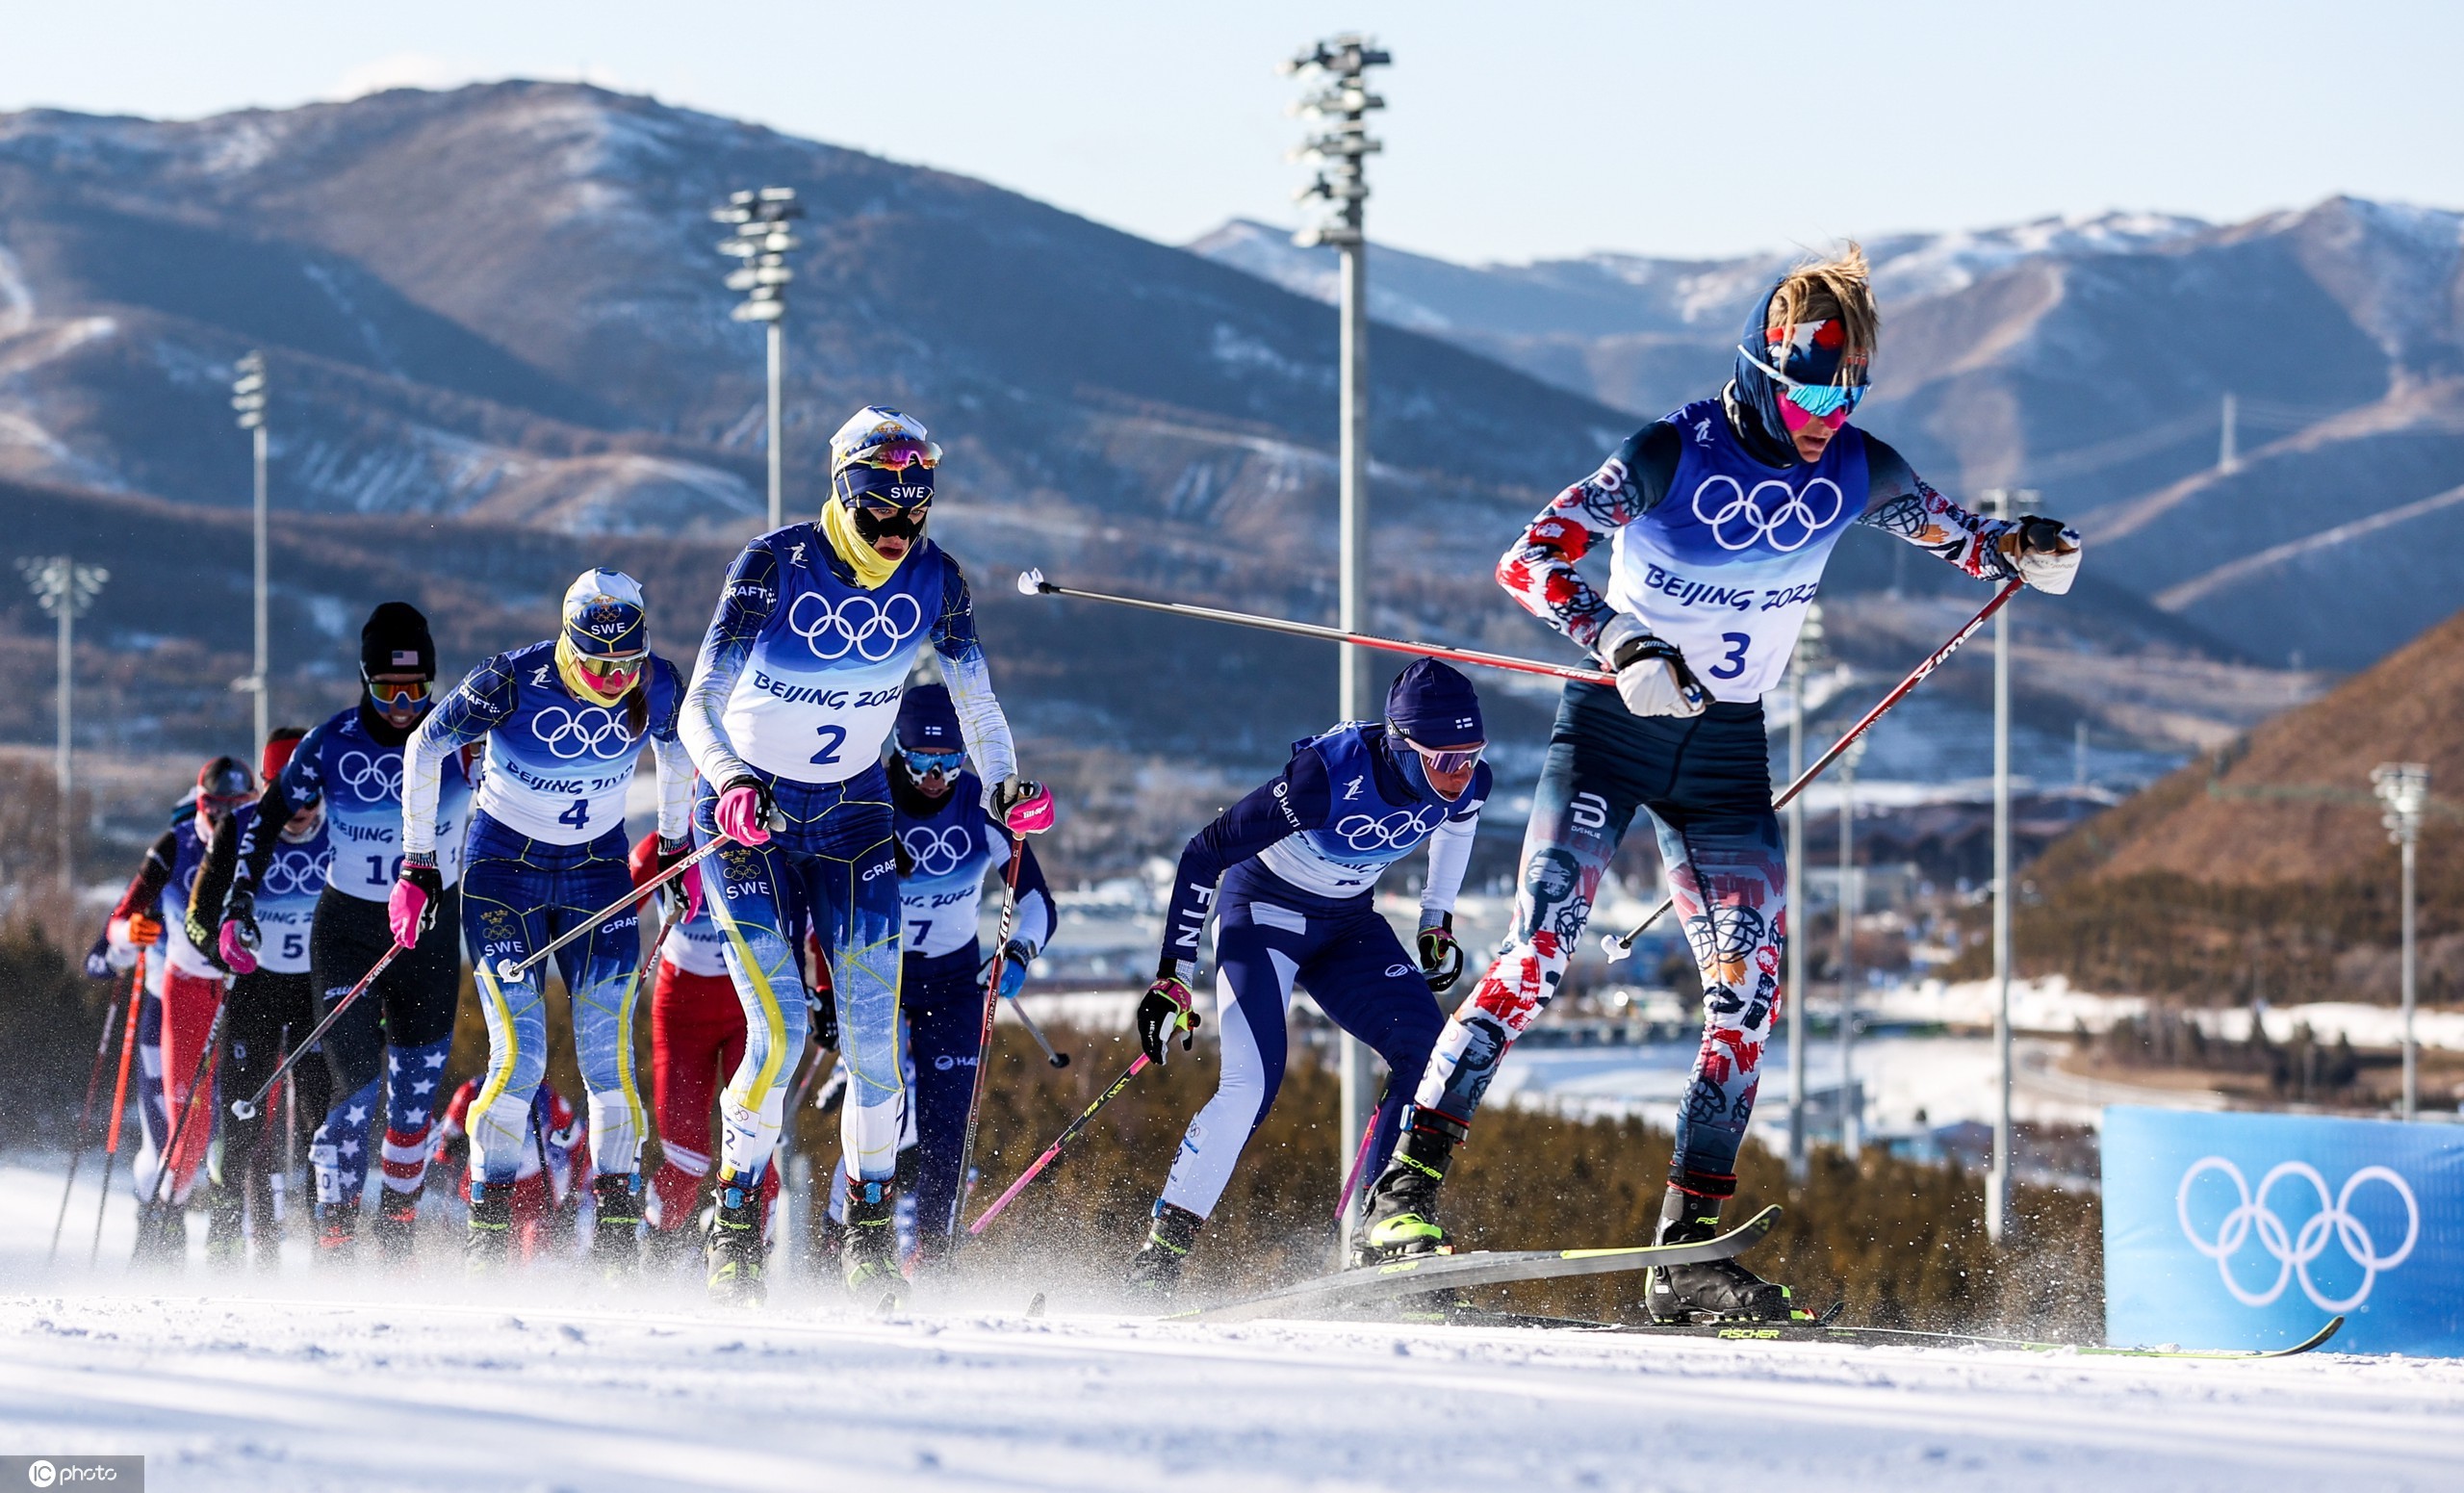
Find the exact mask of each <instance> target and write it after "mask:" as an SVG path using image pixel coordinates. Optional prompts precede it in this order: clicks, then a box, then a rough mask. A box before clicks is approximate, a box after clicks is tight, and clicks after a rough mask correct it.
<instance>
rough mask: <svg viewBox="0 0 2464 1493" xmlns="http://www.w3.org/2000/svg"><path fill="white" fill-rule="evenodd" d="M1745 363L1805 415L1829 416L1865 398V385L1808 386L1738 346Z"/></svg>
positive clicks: (1743, 347) (1750, 351)
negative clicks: (1757, 370) (1777, 388)
mask: <svg viewBox="0 0 2464 1493" xmlns="http://www.w3.org/2000/svg"><path fill="white" fill-rule="evenodd" d="M1736 350H1737V351H1738V352H1739V353H1740V354H1741V355H1743V357H1744V358H1745V360H1746V361H1747V362H1748V363H1751V364H1753V365H1754V366H1755V367H1756V368H1758V369H1760V370H1761V371H1762V372H1763V373H1766V374H1768V375H1769V376H1770V379H1771V381H1772V382H1773V383H1776V384H1778V385H1779V386H1780V397H1781V398H1782V399H1786V400H1787V401H1788V402H1789V403H1791V404H1793V405H1795V406H1796V407H1797V408H1799V409H1801V410H1804V411H1805V412H1806V413H1807V414H1809V415H1833V414H1837V413H1838V412H1840V411H1841V410H1854V409H1856V407H1857V406H1858V405H1859V404H1860V403H1861V402H1862V401H1863V399H1864V398H1865V391H1866V389H1868V388H1869V387H1871V385H1868V384H1809V383H1806V382H1804V381H1802V380H1800V379H1795V378H1791V377H1789V376H1788V375H1787V374H1785V373H1782V372H1780V370H1779V369H1777V368H1776V367H1774V366H1772V365H1771V364H1769V363H1767V362H1765V361H1763V360H1762V359H1761V358H1758V357H1757V356H1755V355H1754V353H1753V351H1752V350H1751V349H1749V348H1746V347H1745V345H1744V344H1742V343H1740V344H1738V345H1737V349H1736Z"/></svg>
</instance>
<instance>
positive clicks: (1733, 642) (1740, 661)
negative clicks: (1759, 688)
mask: <svg viewBox="0 0 2464 1493" xmlns="http://www.w3.org/2000/svg"><path fill="white" fill-rule="evenodd" d="M1720 641H1721V642H1723V643H1726V644H1728V645H1729V651H1728V652H1727V653H1726V654H1723V655H1722V656H1720V661H1719V662H1717V663H1715V664H1713V665H1711V666H1710V667H1709V668H1707V669H1705V670H1704V671H1703V672H1704V673H1706V674H1707V675H1709V676H1710V677H1711V678H1713V679H1734V678H1736V677H1737V676H1738V675H1740V674H1743V673H1744V672H1745V651H1746V650H1747V649H1748V648H1750V647H1752V646H1753V644H1754V638H1753V636H1752V635H1751V634H1749V633H1745V632H1723V633H1721V634H1720Z"/></svg>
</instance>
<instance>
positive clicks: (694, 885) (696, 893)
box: [677, 850, 718, 923]
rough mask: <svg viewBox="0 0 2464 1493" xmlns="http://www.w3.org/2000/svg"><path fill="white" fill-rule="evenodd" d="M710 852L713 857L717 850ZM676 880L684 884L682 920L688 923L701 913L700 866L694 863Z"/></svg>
mask: <svg viewBox="0 0 2464 1493" xmlns="http://www.w3.org/2000/svg"><path fill="white" fill-rule="evenodd" d="M710 854H711V856H712V857H713V858H715V857H716V856H717V855H718V852H717V851H715V850H714V851H712V852H710ZM677 880H678V881H680V882H682V883H683V884H684V920H685V921H686V922H688V923H689V922H691V921H693V920H694V919H695V918H697V917H700V916H701V915H702V867H701V866H699V865H696V866H694V867H693V868H692V869H691V870H689V871H686V872H685V873H684V874H683V875H681V876H680V877H678V878H677Z"/></svg>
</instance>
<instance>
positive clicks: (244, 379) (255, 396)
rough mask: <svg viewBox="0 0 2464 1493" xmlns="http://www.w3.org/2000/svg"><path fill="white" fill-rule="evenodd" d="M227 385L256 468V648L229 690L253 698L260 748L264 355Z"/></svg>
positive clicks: (269, 727) (265, 707)
mask: <svg viewBox="0 0 2464 1493" xmlns="http://www.w3.org/2000/svg"><path fill="white" fill-rule="evenodd" d="M237 368H238V373H239V376H238V377H237V378H235V379H233V380H232V382H231V407H232V408H233V409H235V410H238V411H239V412H240V420H239V424H240V428H241V429H243V430H245V431H247V432H248V433H249V435H250V436H251V438H252V439H251V442H250V445H251V447H252V449H253V451H254V457H255V461H254V465H255V468H256V526H255V528H256V533H255V540H256V566H257V577H256V597H255V604H256V648H255V652H254V654H253V655H252V660H253V661H252V664H251V667H250V669H249V672H248V677H247V678H245V679H238V680H233V681H232V682H231V687H232V688H234V689H239V690H245V691H247V692H248V693H250V694H253V695H255V696H256V729H257V730H256V735H255V737H254V738H253V739H254V740H255V741H256V742H257V744H258V745H260V746H263V745H264V744H265V740H266V738H267V737H268V736H269V735H271V734H273V690H272V674H271V668H272V658H271V654H272V640H271V637H270V635H269V628H268V626H267V620H266V619H267V611H266V592H267V588H268V585H269V570H268V565H267V553H266V355H265V354H264V353H262V352H251V353H249V354H248V355H247V356H246V357H244V358H242V359H241V360H240V361H239V364H238V365H237Z"/></svg>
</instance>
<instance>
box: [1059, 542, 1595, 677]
mask: <svg viewBox="0 0 2464 1493" xmlns="http://www.w3.org/2000/svg"><path fill="white" fill-rule="evenodd" d="M1018 590H1019V591H1020V592H1021V593H1022V594H1024V595H1027V596H1067V597H1074V598H1076V599H1077V600H1079V601H1082V602H1110V603H1111V604H1112V605H1115V606H1135V607H1137V608H1139V609H1140V610H1141V611H1160V612H1167V613H1169V614H1170V615H1172V616H1175V617H1194V618H1196V619H1197V620H1198V621H1200V622H1228V623H1231V624H1232V625H1233V626H1234V627H1240V628H1257V629H1260V630H1261V631H1268V632H1282V633H1285V634H1288V635H1289V636H1292V637H1314V638H1316V639H1318V640H1319V641H1321V642H1326V643H1350V644H1352V645H1354V646H1355V647H1360V648H1376V649H1382V650H1384V651H1385V652H1387V653H1390V654H1410V655H1413V656H1416V657H1421V658H1438V659H1443V660H1444V661H1446V662H1448V663H1475V664H1478V665H1479V666H1480V667H1482V668H1486V669H1508V670H1512V671H1513V672H1515V673H1517V674H1539V675H1544V676H1546V677H1547V678H1550V679H1562V680H1572V681H1574V682H1577V683H1580V684H1611V685H1613V684H1615V683H1616V682H1617V676H1616V675H1614V674H1608V673H1604V672H1603V671H1601V670H1599V669H1586V668H1581V667H1578V666H1577V665H1575V664H1570V663H1545V662H1543V661H1541V660H1540V659H1537V658H1517V657H1514V656H1512V655H1509V654H1485V653H1481V652H1480V651H1479V650H1477V649H1474V648H1448V647H1444V646H1443V645H1440V644H1437V643H1413V642H1406V641H1404V640H1402V639H1400V638H1392V637H1373V636H1372V635H1370V634H1369V633H1367V632H1347V631H1344V630H1343V629H1341V628H1322V627H1319V626H1317V625H1316V624H1314V623H1307V622H1286V621H1284V620H1283V619H1282V618H1280V617H1260V616H1257V615H1255V614H1253V613H1250V612H1245V611H1224V610H1221V609H1220V608H1218V607H1214V606H1193V605H1189V604H1188V603H1186V602H1149V601H1144V600H1142V599H1141V598H1138V597H1134V596H1111V595H1108V594H1106V593H1104V592H1102V591H1081V590H1079V589H1078V588H1076V587H1075V586H1060V585H1054V584H1053V583H1052V582H1051V581H1049V580H1046V579H1043V572H1042V571H1040V570H1022V571H1020V572H1019V573H1018Z"/></svg>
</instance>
